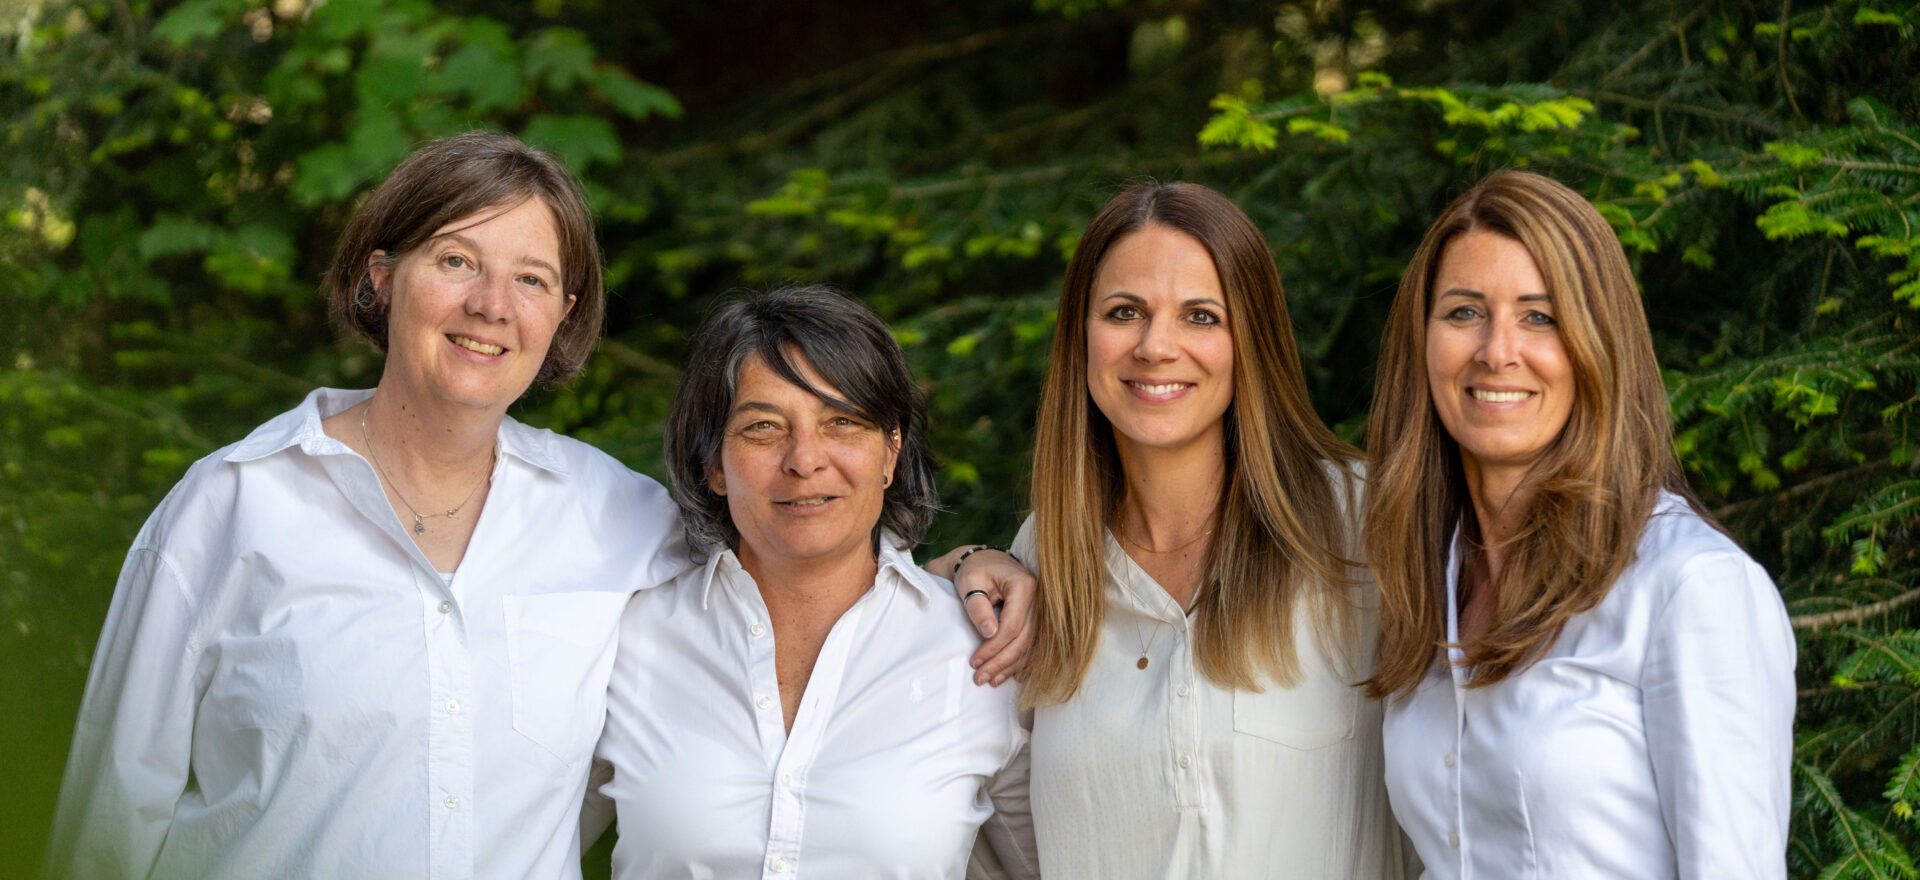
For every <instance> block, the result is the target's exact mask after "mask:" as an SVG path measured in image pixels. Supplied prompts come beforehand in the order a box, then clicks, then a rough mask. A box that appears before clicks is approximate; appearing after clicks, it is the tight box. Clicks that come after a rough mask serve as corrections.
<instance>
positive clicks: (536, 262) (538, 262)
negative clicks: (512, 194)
mask: <svg viewBox="0 0 1920 880" xmlns="http://www.w3.org/2000/svg"><path fill="white" fill-rule="evenodd" d="M442 239H451V240H453V241H457V242H459V243H461V244H463V245H466V246H467V247H468V248H469V249H472V250H476V251H477V250H479V249H480V243H479V242H476V241H474V240H473V239H471V238H468V237H466V236H464V235H461V234H460V233H458V232H449V233H447V234H445V235H436V236H434V240H435V241H439V240H442ZM520 263H521V265H525V266H533V267H535V268H539V269H545V270H547V271H548V272H550V273H552V274H553V277H554V278H559V277H560V270H559V269H558V268H556V267H555V266H554V265H553V264H552V263H549V262H547V261H546V260H542V259H540V258H539V257H521V258H520Z"/></svg>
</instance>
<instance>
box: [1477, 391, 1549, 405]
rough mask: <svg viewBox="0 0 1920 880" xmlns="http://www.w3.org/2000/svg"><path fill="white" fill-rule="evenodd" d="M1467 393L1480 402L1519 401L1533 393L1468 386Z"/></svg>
mask: <svg viewBox="0 0 1920 880" xmlns="http://www.w3.org/2000/svg"><path fill="white" fill-rule="evenodd" d="M1467 393H1468V394H1471V395H1473V399H1474V400H1478V401H1480V402H1482V403H1519V402H1520V401H1523V400H1526V399H1527V398H1529V397H1532V396H1533V395H1534V392H1532V391H1488V390H1486V389H1484V388H1469V389H1467Z"/></svg>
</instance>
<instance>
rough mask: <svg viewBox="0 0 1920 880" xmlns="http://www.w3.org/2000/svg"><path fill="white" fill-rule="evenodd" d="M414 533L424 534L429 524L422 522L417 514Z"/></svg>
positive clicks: (414, 520) (414, 521) (414, 519)
mask: <svg viewBox="0 0 1920 880" xmlns="http://www.w3.org/2000/svg"><path fill="white" fill-rule="evenodd" d="M413 533H414V534H416V535H424V534H426V533H427V524H426V523H424V522H421V521H420V518H419V517H417V516H416V517H414V518H413Z"/></svg>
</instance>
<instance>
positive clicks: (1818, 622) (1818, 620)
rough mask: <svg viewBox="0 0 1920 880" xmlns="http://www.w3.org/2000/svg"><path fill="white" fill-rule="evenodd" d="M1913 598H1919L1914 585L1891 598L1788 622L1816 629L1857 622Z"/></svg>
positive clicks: (1801, 616)
mask: <svg viewBox="0 0 1920 880" xmlns="http://www.w3.org/2000/svg"><path fill="white" fill-rule="evenodd" d="M1915 599H1920V587H1915V588H1913V589H1911V590H1908V591H1906V592H1904V593H1901V594H1900V595H1898V596H1895V597H1893V598H1891V599H1885V600H1882V601H1879V602H1875V603H1873V604H1871V605H1862V606H1860V607H1858V608H1848V609H1845V610H1842V611H1827V612H1823V613H1820V614H1802V615H1799V616H1796V617H1792V618H1789V619H1788V622H1789V623H1791V624H1793V628H1794V629H1813V630H1817V629H1819V628H1821V627H1823V626H1836V625H1841V624H1849V623H1859V622H1861V621H1863V620H1866V619H1867V618H1869V617H1873V616H1875V615H1879V614H1885V613H1887V612H1889V611H1892V610H1893V609H1895V608H1898V607H1900V606H1902V605H1905V604H1907V603H1909V602H1912V601H1913V600H1915Z"/></svg>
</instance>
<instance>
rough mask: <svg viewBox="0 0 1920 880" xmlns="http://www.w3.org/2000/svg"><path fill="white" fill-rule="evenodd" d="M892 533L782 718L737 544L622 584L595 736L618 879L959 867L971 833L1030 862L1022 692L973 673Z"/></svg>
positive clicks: (778, 876) (766, 641) (940, 873)
mask: <svg viewBox="0 0 1920 880" xmlns="http://www.w3.org/2000/svg"><path fill="white" fill-rule="evenodd" d="M891 543H892V541H891V536H888V539H887V540H883V541H882V542H881V544H882V545H883V549H882V552H881V555H880V569H879V573H878V576H877V577H876V579H875V582H874V585H873V588H872V589H871V590H870V591H868V592H867V593H866V594H865V595H864V596H862V597H861V598H860V600H859V601H857V602H855V603H854V605H853V607H852V608H849V609H848V610H847V612H846V614H844V615H842V616H841V618H840V620H839V621H838V622H836V623H835V624H834V626H833V629H832V631H831V632H829V633H828V635H827V639H826V642H825V644H823V645H822V646H821V648H820V656H819V659H818V660H817V661H816V662H815V663H814V667H813V674H812V677H811V678H809V679H808V681H807V690H806V693H805V695H804V696H802V697H801V701H800V710H799V712H798V714H797V715H796V716H795V717H794V721H793V731H792V732H791V733H790V734H789V733H788V732H787V731H786V729H785V728H786V725H785V719H784V717H783V715H782V710H781V703H780V685H779V679H778V677H777V675H776V672H775V669H774V634H773V626H772V623H771V621H770V620H769V618H768V615H767V606H766V603H765V602H764V601H762V599H761V597H760V590H759V588H758V587H757V586H756V585H755V584H754V582H753V579H752V577H751V576H750V575H748V574H747V573H746V571H745V570H743V569H742V568H741V567H740V563H739V561H738V559H737V558H736V557H735V556H734V554H733V553H732V552H730V551H724V550H723V551H720V552H717V553H715V554H714V555H713V556H712V557H711V558H710V559H709V560H708V561H707V564H706V566H705V567H704V568H703V569H696V570H694V571H692V572H689V573H688V574H686V575H684V576H682V577H681V578H680V579H679V580H677V581H675V582H674V583H673V584H672V585H670V586H667V587H664V588H661V589H658V590H651V591H648V592H646V593H642V594H639V595H637V596H635V597H634V599H633V602H632V603H631V604H630V605H629V606H628V607H627V613H626V617H625V619H624V621H623V622H622V624H621V634H620V652H619V657H618V659H617V661H616V663H615V667H614V674H613V681H612V684H611V688H612V691H611V694H610V695H609V697H608V707H607V729H606V732H605V734H604V736H603V737H602V738H601V741H600V750H599V751H600V756H601V758H602V759H604V760H605V761H607V762H608V763H610V764H612V765H613V770H614V772H613V778H612V780H611V781H609V782H607V783H606V784H605V786H604V787H603V788H602V789H601V793H602V794H604V795H605V796H607V797H609V798H611V799H612V800H613V802H614V804H615V808H616V811H617V814H618V817H619V818H618V821H619V832H620V839H619V843H617V844H616V845H615V847H614V851H613V873H614V876H615V877H620V878H626V880H639V878H680V877H685V878H707V877H762V878H767V880H790V878H796V877H798V878H809V877H811V878H823V880H837V878H843V877H889V878H944V880H959V878H960V877H962V876H963V875H964V873H965V871H966V867H967V857H968V853H969V851H970V850H971V848H972V846H973V843H974V838H975V836H976V834H977V833H979V832H981V831H984V832H985V833H986V835H987V837H988V839H989V840H990V841H991V842H992V844H993V845H994V850H995V851H996V853H997V854H998V855H999V856H1000V859H1001V861H1002V863H1003V864H1005V865H1006V867H1007V868H1008V869H1009V870H1010V871H1011V873H1012V874H1013V876H1016V877H1033V876H1036V873H1035V870H1036V869H1035V864H1036V859H1035V856H1034V853H1033V849H1034V847H1033V826H1032V818H1031V816H1030V814H1029V811H1028V808H1027V732H1026V728H1025V725H1024V724H1022V722H1021V718H1020V713H1019V711H1018V707H1017V705H1016V704H1017V702H1018V700H1019V692H1018V690H1017V689H1015V688H1012V687H1002V688H991V687H980V686H976V685H974V683H973V669H972V667H971V666H970V665H969V664H968V662H967V660H968V657H969V656H970V655H971V654H972V652H973V650H974V648H975V647H977V644H978V640H977V637H976V636H975V635H974V633H973V628H972V626H970V625H969V624H968V622H967V618H966V613H965V611H964V610H963V609H962V608H961V606H960V603H958V602H955V601H954V597H953V590H952V588H951V587H949V586H948V585H947V582H946V581H944V580H940V579H938V578H935V577H934V576H932V575H930V574H928V573H926V572H925V571H922V570H921V569H920V568H918V567H917V566H915V565H914V564H913V560H912V559H910V558H908V557H907V556H906V554H905V553H903V552H901V551H899V550H896V549H894V548H893V547H892V546H891Z"/></svg>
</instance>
